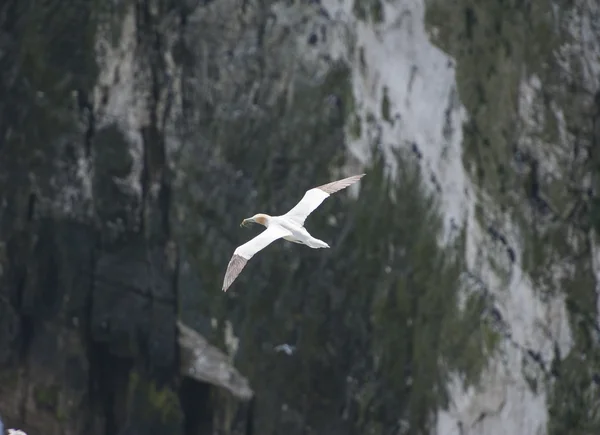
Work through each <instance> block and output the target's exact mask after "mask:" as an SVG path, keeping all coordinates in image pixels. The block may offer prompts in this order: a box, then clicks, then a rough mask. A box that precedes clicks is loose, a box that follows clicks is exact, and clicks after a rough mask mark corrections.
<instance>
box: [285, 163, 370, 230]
mask: <svg viewBox="0 0 600 435" xmlns="http://www.w3.org/2000/svg"><path fill="white" fill-rule="evenodd" d="M364 175H365V174H360V175H353V176H351V177H348V178H343V179H341V180H337V181H332V182H331V183H327V184H323V185H322V186H318V187H313V188H312V189H310V190H307V191H306V193H305V194H304V196H303V197H302V199H301V200H300V202H299V203H298V204H296V205H295V206H294V207H293V208H292V209H291V210H290V211H288V212H287V213H286V214H285V215H284V216H286V217H289V218H290V219H293V220H294V221H296V222H298V223H299V224H300V225H304V221H305V220H306V218H307V217H308V215H309V214H311V213H312V212H313V211H314V210H315V209H316V208H317V207H318V206H320V205H321V203H322V202H323V201H325V199H327V198H329V196H330V195H331V194H333V193H335V192H338V191H340V190H342V189H345V188H346V187H348V186H350V185H351V184H354V183H356V182H357V181H358V180H360V179H361V178H362V177H363V176H364Z"/></svg>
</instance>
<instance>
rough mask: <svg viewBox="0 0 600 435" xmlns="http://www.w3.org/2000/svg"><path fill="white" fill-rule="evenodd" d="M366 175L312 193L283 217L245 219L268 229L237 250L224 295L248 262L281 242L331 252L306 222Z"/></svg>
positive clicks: (230, 261) (260, 215)
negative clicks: (324, 205)
mask: <svg viewBox="0 0 600 435" xmlns="http://www.w3.org/2000/svg"><path fill="white" fill-rule="evenodd" d="M364 175H365V174H361V175H354V176H352V177H348V178H344V179H342V180H338V181H333V182H331V183H327V184H324V185H322V186H319V187H315V188H312V189H309V190H308V191H307V192H306V193H305V194H304V196H303V197H302V199H301V200H300V202H299V203H298V204H296V205H295V206H294V207H293V208H292V209H291V210H290V211H288V212H287V213H286V214H284V215H281V216H269V215H266V214H263V213H259V214H256V215H254V216H252V217H251V218H248V219H244V221H243V222H242V225H244V223H246V222H254V223H258V224H260V225H264V226H265V227H266V228H267V229H266V230H265V231H263V232H262V233H260V234H259V235H258V236H256V237H254V238H253V239H252V240H249V241H248V242H246V243H244V244H243V245H240V246H238V247H237V248H236V250H235V251H234V253H233V256H232V257H231V260H229V264H228V266H227V272H225V279H224V280H223V291H227V289H228V288H229V286H230V285H231V284H232V283H233V281H234V280H235V278H236V277H237V276H238V275H239V274H240V272H241V271H242V269H243V268H244V266H245V265H246V263H247V262H248V260H250V259H251V258H252V257H253V256H254V254H256V253H257V252H258V251H260V250H261V249H264V248H265V247H267V246H268V245H270V244H271V243H273V242H274V241H275V240H277V239H284V240H287V241H288V242H293V243H300V244H303V245H306V246H308V247H310V248H313V249H319V248H329V245H328V244H327V243H325V242H324V241H323V240H319V239H317V238H315V237H313V236H311V235H310V233H309V232H308V231H307V230H306V228H304V221H305V220H306V218H307V217H308V215H309V214H311V213H312V212H313V211H314V210H315V209H316V208H317V207H318V206H319V205H321V203H322V202H323V201H324V200H325V199H326V198H328V197H329V196H330V195H331V194H332V193H335V192H337V191H339V190H342V189H345V188H346V187H348V186H350V185H351V184H353V183H355V182H357V181H358V180H360V179H361V178H362V177H363V176H364Z"/></svg>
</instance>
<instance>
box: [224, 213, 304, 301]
mask: <svg viewBox="0 0 600 435" xmlns="http://www.w3.org/2000/svg"><path fill="white" fill-rule="evenodd" d="M291 234H292V233H290V232H289V231H288V230H286V229H285V228H282V227H281V226H279V225H276V224H271V225H270V226H269V227H268V228H267V229H266V230H264V231H263V232H262V233H260V234H259V235H258V236H256V237H255V238H253V239H250V240H249V241H247V242H246V243H244V244H243V245H240V246H238V247H237V248H236V250H235V251H234V252H233V256H232V257H231V260H229V264H228V265H227V271H226V272H225V279H224V280H223V291H224V292H226V291H227V289H228V288H229V286H230V285H231V284H232V283H233V281H235V279H236V278H237V276H238V275H239V274H240V272H241V271H242V269H243V268H244V266H246V263H247V262H248V260H250V259H251V258H252V257H253V256H254V254H256V253H257V252H258V251H260V250H261V249H264V248H266V247H267V246H268V245H270V244H271V243H273V242H274V241H275V240H277V239H280V238H281V237H284V236H289V235H291Z"/></svg>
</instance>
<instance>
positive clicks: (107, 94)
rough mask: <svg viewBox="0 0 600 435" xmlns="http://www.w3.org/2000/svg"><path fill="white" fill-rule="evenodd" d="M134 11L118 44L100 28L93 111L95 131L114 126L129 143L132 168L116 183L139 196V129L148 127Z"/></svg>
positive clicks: (130, 12) (141, 148)
mask: <svg viewBox="0 0 600 435" xmlns="http://www.w3.org/2000/svg"><path fill="white" fill-rule="evenodd" d="M135 21H136V20H135V9H134V8H133V7H130V8H129V11H128V12H127V13H126V14H125V15H124V17H123V22H122V28H121V33H120V37H119V38H118V45H117V46H113V45H112V41H111V39H112V38H111V33H112V32H113V30H112V29H111V27H110V26H109V25H108V24H105V26H106V27H103V26H99V29H98V33H97V37H96V56H97V57H96V59H97V62H98V66H99V69H100V72H99V75H98V83H97V84H96V87H95V89H94V112H95V113H96V115H97V126H96V128H97V129H100V128H102V127H106V126H108V125H110V124H116V125H117V126H118V127H119V129H120V130H121V132H122V133H123V134H124V135H125V137H126V138H127V140H128V141H129V145H130V148H129V151H130V153H131V157H132V160H133V165H132V169H131V173H130V174H129V177H127V179H125V180H118V181H119V184H121V185H124V186H125V187H126V188H127V189H129V190H131V191H132V192H133V193H135V194H136V195H138V197H141V194H142V186H141V173H142V169H143V152H144V151H143V147H144V145H143V138H142V134H141V128H142V126H144V125H147V124H148V121H149V120H148V111H147V108H146V98H144V89H147V86H144V84H143V80H142V79H141V77H140V71H139V68H138V65H137V64H136V60H135V59H136V50H135V47H136V22H135Z"/></svg>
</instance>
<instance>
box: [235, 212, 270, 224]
mask: <svg viewBox="0 0 600 435" xmlns="http://www.w3.org/2000/svg"><path fill="white" fill-rule="evenodd" d="M269 218H270V216H269V215H266V214H264V213H258V214H255V215H254V216H252V217H250V218H248V219H244V220H243V221H242V223H241V224H240V227H244V226H247V225H248V224H250V223H255V224H261V225H263V226H265V227H266V226H268V224H269Z"/></svg>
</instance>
